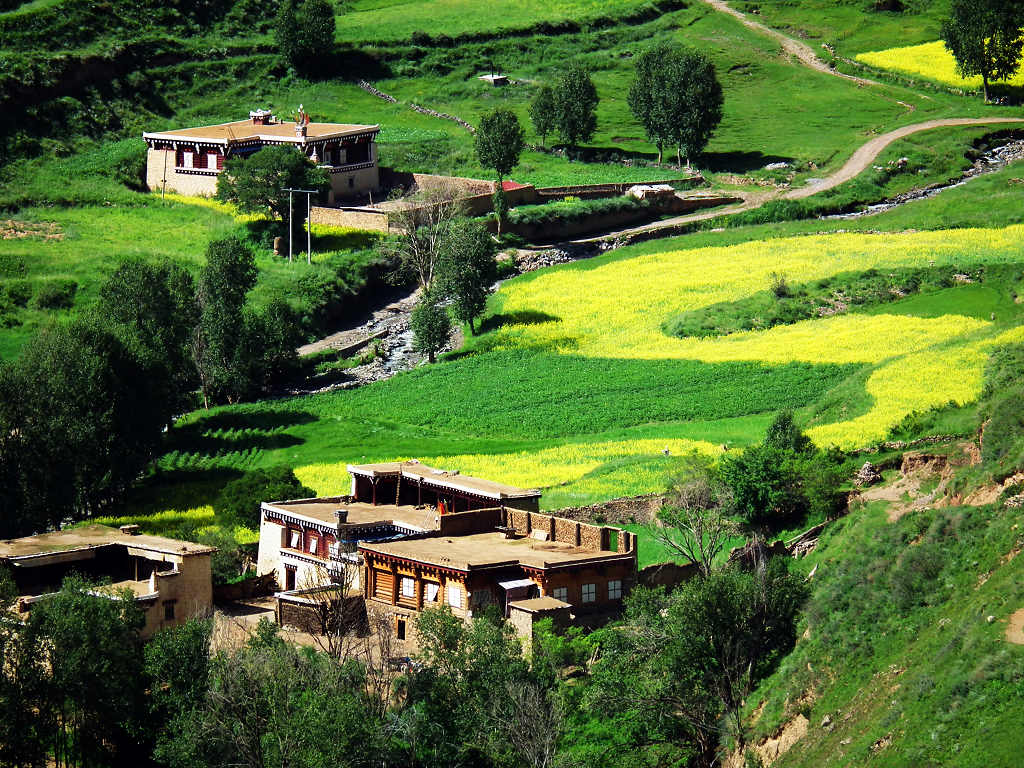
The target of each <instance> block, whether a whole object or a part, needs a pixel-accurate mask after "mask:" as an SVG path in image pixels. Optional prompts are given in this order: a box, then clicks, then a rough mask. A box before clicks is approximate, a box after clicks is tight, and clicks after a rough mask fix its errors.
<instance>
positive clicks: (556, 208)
mask: <svg viewBox="0 0 1024 768" xmlns="http://www.w3.org/2000/svg"><path fill="white" fill-rule="evenodd" d="M645 208H647V205H646V204H645V203H643V202H642V201H640V200H635V199H634V198H632V197H606V198H600V199H598V200H579V199H572V198H569V197H567V198H565V199H564V200H561V201H559V202H557V203H545V204H542V205H521V206H519V207H518V208H516V209H514V210H512V211H511V212H510V213H509V215H508V220H509V223H510V224H513V225H517V224H524V225H531V224H552V223H555V222H568V221H580V220H581V219H585V218H587V217H589V216H599V215H608V214H613V213H619V212H621V211H633V210H636V211H639V210H643V209H645Z"/></svg>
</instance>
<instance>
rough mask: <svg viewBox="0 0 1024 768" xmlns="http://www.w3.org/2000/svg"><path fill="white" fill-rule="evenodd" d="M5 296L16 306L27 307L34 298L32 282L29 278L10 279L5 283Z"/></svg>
mask: <svg viewBox="0 0 1024 768" xmlns="http://www.w3.org/2000/svg"><path fill="white" fill-rule="evenodd" d="M3 296H4V297H6V299H7V301H9V302H10V303H11V304H13V305H14V306H16V307H27V306H28V302H29V300H30V299H31V298H32V283H31V282H29V281H28V280H10V281H8V282H7V283H5V284H4V289H3Z"/></svg>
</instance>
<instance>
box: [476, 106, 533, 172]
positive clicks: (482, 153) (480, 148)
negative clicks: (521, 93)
mask: <svg viewBox="0 0 1024 768" xmlns="http://www.w3.org/2000/svg"><path fill="white" fill-rule="evenodd" d="M522 152H523V127H522V126H521V125H519V118H518V117H516V113H515V112H513V111H512V110H510V109H502V108H498V109H495V110H494V111H493V112H488V113H487V114H485V115H484V116H483V117H481V118H480V125H479V126H477V129H476V156H477V159H478V160H479V161H480V165H482V166H484V167H485V168H492V169H493V170H494V172H495V173H496V174H498V185H499V186H501V181H502V179H504V178H505V177H506V176H508V175H509V174H510V173H511V172H512V169H513V168H515V167H516V165H517V164H518V163H519V155H520V154H522Z"/></svg>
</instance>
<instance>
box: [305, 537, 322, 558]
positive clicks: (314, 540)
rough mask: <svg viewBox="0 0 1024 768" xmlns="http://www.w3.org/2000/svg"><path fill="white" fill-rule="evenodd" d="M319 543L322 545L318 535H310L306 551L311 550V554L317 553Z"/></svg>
mask: <svg viewBox="0 0 1024 768" xmlns="http://www.w3.org/2000/svg"><path fill="white" fill-rule="evenodd" d="M319 545H320V541H319V537H318V536H310V537H309V544H308V545H307V546H306V551H307V552H309V554H311V555H315V554H316V553H317V547H318V546H319Z"/></svg>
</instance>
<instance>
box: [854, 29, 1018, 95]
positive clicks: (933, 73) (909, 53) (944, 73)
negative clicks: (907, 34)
mask: <svg viewBox="0 0 1024 768" xmlns="http://www.w3.org/2000/svg"><path fill="white" fill-rule="evenodd" d="M857 61H860V62H863V63H864V64H867V65H868V66H872V67H877V68H878V69H889V70H892V71H893V72H899V73H900V74H902V75H911V76H914V77H923V78H926V79H928V80H934V81H935V82H938V83H942V84H943V85H951V86H953V87H954V88H971V89H975V90H977V89H980V88H981V86H982V82H981V76H980V75H979V76H977V77H967V78H965V77H961V76H960V74H959V73H958V72H957V71H956V60H955V59H954V58H953V54H951V53H950V52H949V50H947V48H946V45H945V43H943V42H942V41H941V40H937V41H934V42H930V43H922V44H920V45H909V46H903V47H900V48H889V49H887V50H884V51H869V52H865V53H861V54H858V55H857ZM1003 82H1005V83H1006V84H1007V85H1010V86H1022V85H1024V71H1018V72H1017V74H1016V75H1014V76H1013V77H1012V78H1010V79H1009V80H1007V81H1000V83H1003Z"/></svg>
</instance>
